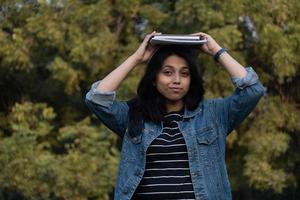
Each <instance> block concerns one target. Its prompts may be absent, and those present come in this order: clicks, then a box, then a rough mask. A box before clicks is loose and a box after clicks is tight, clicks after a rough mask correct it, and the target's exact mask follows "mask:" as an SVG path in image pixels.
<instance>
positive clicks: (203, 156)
mask: <svg viewBox="0 0 300 200" xmlns="http://www.w3.org/2000/svg"><path fill="white" fill-rule="evenodd" d="M196 138H197V144H198V145H197V148H198V153H199V157H200V160H201V161H202V163H204V164H205V166H209V167H211V166H214V165H215V164H216V162H218V161H217V160H218V159H219V157H220V151H219V145H218V135H217V133H216V132H215V130H214V129H213V128H211V127H207V128H204V129H200V130H197V131H196Z"/></svg>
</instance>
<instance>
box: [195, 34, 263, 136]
mask: <svg viewBox="0 0 300 200" xmlns="http://www.w3.org/2000/svg"><path fill="white" fill-rule="evenodd" d="M194 35H199V36H200V37H203V38H205V39H207V41H208V42H207V43H206V44H204V45H202V46H201V49H202V51H204V52H205V53H207V54H209V55H211V56H214V55H215V54H216V53H217V52H218V51H219V50H220V49H221V46H220V45H219V44H218V43H217V42H216V41H215V40H214V39H213V38H212V37H211V36H210V35H208V34H205V33H202V32H200V33H196V34H194ZM218 62H219V63H220V64H221V65H222V66H223V67H224V68H225V69H226V71H227V72H228V73H229V74H230V76H231V80H232V82H233V84H234V86H235V88H236V89H235V90H234V92H233V94H232V95H230V96H228V97H225V98H218V99H213V100H211V101H210V102H211V104H212V105H213V112H214V115H215V119H217V121H218V124H219V126H220V127H221V129H222V130H223V133H224V135H225V136H226V135H227V134H228V133H230V132H231V131H232V130H233V129H234V128H237V127H238V126H239V124H240V123H241V122H242V121H243V120H244V119H245V118H246V117H247V116H248V115H249V113H250V112H251V111H252V110H253V109H254V108H255V106H256V104H257V103H258V101H259V99H260V98H261V97H262V96H263V95H264V93H265V88H264V87H263V86H262V84H261V83H260V81H259V79H258V76H257V74H256V73H255V71H254V70H253V69H252V68H251V67H247V68H244V67H243V66H242V65H241V64H239V63H238V62H237V61H236V60H235V59H234V58H232V57H231V56H230V55H229V54H228V53H226V52H225V53H222V54H221V55H220V57H219V59H218Z"/></svg>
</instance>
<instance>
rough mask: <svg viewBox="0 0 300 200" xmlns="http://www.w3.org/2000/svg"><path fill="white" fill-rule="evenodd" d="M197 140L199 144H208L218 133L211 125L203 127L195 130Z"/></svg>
mask: <svg viewBox="0 0 300 200" xmlns="http://www.w3.org/2000/svg"><path fill="white" fill-rule="evenodd" d="M196 137H197V142H198V144H200V145H210V144H212V143H214V142H215V141H216V140H217V138H218V135H217V134H216V132H215V131H214V130H213V128H211V127H207V128H203V129H200V130H198V131H197V133H196Z"/></svg>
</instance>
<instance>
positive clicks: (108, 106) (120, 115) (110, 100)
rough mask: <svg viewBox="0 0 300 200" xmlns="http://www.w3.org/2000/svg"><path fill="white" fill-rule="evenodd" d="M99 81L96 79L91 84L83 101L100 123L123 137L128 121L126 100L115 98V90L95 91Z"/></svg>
mask: <svg viewBox="0 0 300 200" xmlns="http://www.w3.org/2000/svg"><path fill="white" fill-rule="evenodd" d="M99 83H100V81H97V82H95V83H93V84H92V87H91V89H90V90H89V92H88V93H87V94H86V97H85V103H86V104H87V106H88V108H89V109H90V110H91V111H92V112H93V113H94V114H95V115H96V116H97V118H98V119H99V120H100V121H101V122H102V123H104V124H105V125H106V126H107V127H108V128H109V129H111V130H112V131H113V132H115V133H116V134H118V135H119V136H120V137H121V138H123V136H124V134H125V131H126V127H127V122H128V119H127V118H128V110H129V107H128V105H127V103H126V102H118V101H116V100H115V98H116V92H115V91H113V92H99V91H97V90H96V88H97V85H98V84H99Z"/></svg>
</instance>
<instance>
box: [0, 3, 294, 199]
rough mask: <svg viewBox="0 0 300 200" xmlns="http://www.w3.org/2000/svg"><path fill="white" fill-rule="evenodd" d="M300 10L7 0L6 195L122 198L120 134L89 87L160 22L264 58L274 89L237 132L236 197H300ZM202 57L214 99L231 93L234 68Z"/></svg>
mask: <svg viewBox="0 0 300 200" xmlns="http://www.w3.org/2000/svg"><path fill="white" fill-rule="evenodd" d="M299 11H300V1H299V0H256V1H253V0H251V1H250V0H227V1H221V0H160V1H158V0H151V1H149V0H128V1H124V0H0V94H1V96H0V199H4V200H8V199H52V200H71V199H72V200H73V199H75V200H96V199H97V200H100V199H101V200H108V199H111V198H112V196H113V187H114V183H115V178H116V172H117V167H118V159H119V148H120V140H119V139H118V138H117V137H116V136H115V135H114V134H113V133H111V132H110V131H109V130H107V129H106V128H105V127H104V126H102V125H101V124H100V122H99V121H98V120H97V119H96V118H95V116H93V115H91V113H90V111H89V110H88V109H87V107H86V106H85V104H84V97H85V94H86V92H87V91H88V90H89V87H90V85H91V84H92V83H93V82H94V81H96V80H98V79H101V78H102V77H103V76H105V75H106V74H107V73H108V72H110V71H111V70H112V69H114V68H115V67H117V66H118V65H119V64H120V63H121V62H122V61H123V60H124V59H125V58H126V57H127V56H129V55H130V54H131V53H133V52H134V50H135V49H136V48H137V47H138V45H139V43H140V41H141V39H142V38H143V37H144V36H145V34H146V33H148V32H151V31H152V30H156V31H160V32H163V33H176V34H188V33H193V32H199V31H202V32H207V33H209V34H211V35H212V36H213V37H214V38H215V39H216V40H217V41H218V42H219V43H220V44H221V45H222V46H224V47H226V48H228V49H229V50H230V54H232V55H233V56H234V57H235V58H236V59H237V60H238V61H240V62H241V63H242V64H244V65H251V66H253V67H254V69H255V70H256V71H257V73H258V74H259V76H260V78H261V81H262V82H263V84H264V86H265V87H266V88H267V94H266V96H265V97H264V98H263V100H261V101H260V103H259V105H258V106H257V108H256V109H255V110H254V111H253V112H252V113H251V115H250V116H249V117H248V118H247V120H246V121H245V122H244V123H243V124H242V125H241V126H240V128H239V129H237V130H235V131H233V133H232V134H231V135H230V136H229V137H228V146H227V165H228V171H229V175H230V181H231V184H232V190H233V197H234V199H245V200H252V199H272V200H281V199H291V200H294V199H295V200H296V199H300V186H299V184H300V167H299V166H300V135H299V133H300V121H299V117H300V107H299V105H300V56H299V51H300V34H299V32H300V12H299ZM199 62H200V63H201V66H202V69H203V71H204V80H205V88H206V98H212V97H220V96H226V95H229V94H230V93H231V91H232V90H233V87H232V85H231V82H230V79H229V77H228V75H227V74H226V72H225V71H224V70H223V69H221V68H220V67H219V66H218V65H217V64H216V63H215V62H214V61H213V59H212V58H209V57H208V56H206V55H200V56H199ZM143 69H144V67H143V65H141V66H140V67H138V68H136V69H135V70H134V71H133V72H132V74H131V76H130V77H129V78H128V79H127V80H126V81H125V82H124V84H123V85H122V87H121V88H120V89H119V91H118V99H120V100H127V99H130V98H132V97H133V96H134V94H135V88H136V85H137V84H138V81H139V79H140V77H141V75H142V73H143Z"/></svg>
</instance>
